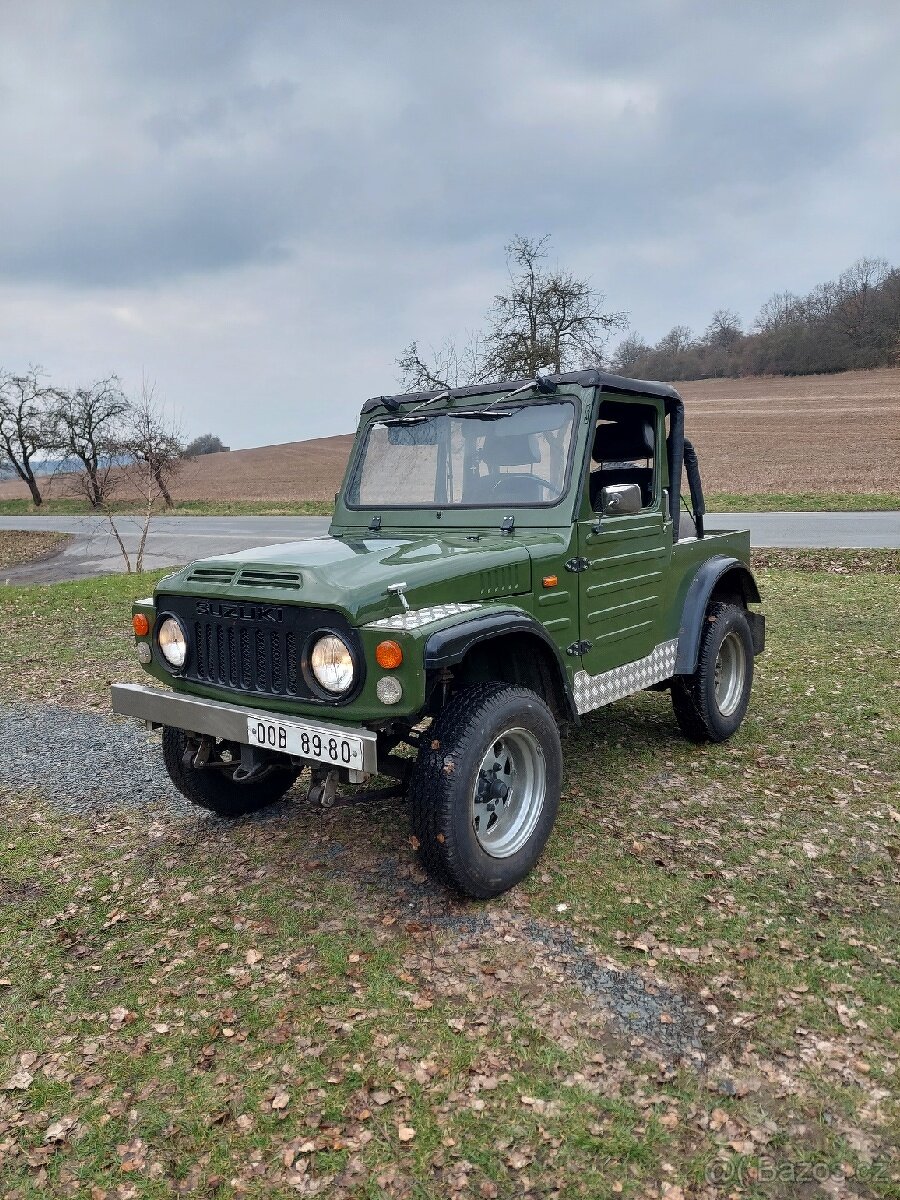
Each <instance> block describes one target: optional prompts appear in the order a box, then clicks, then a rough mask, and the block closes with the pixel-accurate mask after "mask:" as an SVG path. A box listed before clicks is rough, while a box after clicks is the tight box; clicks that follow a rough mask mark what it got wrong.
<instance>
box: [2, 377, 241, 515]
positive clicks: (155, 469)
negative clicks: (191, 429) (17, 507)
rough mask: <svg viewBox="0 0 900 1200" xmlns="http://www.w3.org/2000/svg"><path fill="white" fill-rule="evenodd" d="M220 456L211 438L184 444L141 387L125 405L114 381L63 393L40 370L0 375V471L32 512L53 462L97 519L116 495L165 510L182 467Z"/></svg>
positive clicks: (153, 398) (146, 386)
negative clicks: (21, 487) (15, 482)
mask: <svg viewBox="0 0 900 1200" xmlns="http://www.w3.org/2000/svg"><path fill="white" fill-rule="evenodd" d="M227 449H228V447H227V446H224V445H223V444H222V442H221V441H220V440H219V439H218V438H217V437H215V436H214V435H213V434H203V435H201V436H200V437H199V438H195V439H194V441H193V442H190V443H188V444H185V441H184V439H183V437H182V435H181V432H180V430H179V429H178V426H177V424H176V423H175V422H174V420H172V419H170V418H169V417H168V416H167V414H166V412H165V409H164V408H163V406H162V405H161V404H160V403H159V402H158V400H157V397H156V395H155V389H154V387H153V385H152V384H149V383H147V381H146V380H145V381H144V382H143V384H142V386H141V390H140V394H139V395H138V396H137V397H129V396H128V395H127V394H126V393H125V390H124V389H123V387H122V384H121V381H120V380H119V378H118V376H116V375H108V376H106V377H105V378H103V379H98V380H96V381H95V382H93V383H90V384H88V385H86V386H82V387H76V388H68V389H67V388H62V387H59V386H58V385H56V384H53V383H51V382H50V381H49V379H48V377H47V375H46V373H45V372H44V371H43V370H42V369H41V368H40V367H36V366H30V367H29V368H28V369H27V370H26V371H23V372H21V373H18V374H17V373H15V372H11V371H2V370H0V469H3V470H5V471H6V472H7V473H11V474H13V475H14V476H17V477H18V478H19V479H20V480H21V481H22V482H23V483H24V484H25V485H26V486H27V488H28V490H29V492H30V493H31V499H32V501H33V503H34V504H35V506H36V507H39V506H40V505H41V504H43V502H44V488H45V486H46V480H47V475H46V465H47V463H48V461H49V460H52V459H53V458H54V456H56V457H57V459H58V462H57V469H59V470H62V471H64V472H65V473H66V475H67V476H68V477H69V478H70V480H71V482H72V483H73V484H74V487H75V489H76V490H77V492H78V493H80V494H81V496H82V497H83V498H84V499H85V500H87V502H88V504H89V505H90V507H91V508H92V509H97V510H100V511H103V510H105V509H107V508H108V506H109V504H110V502H111V501H112V500H113V499H114V498H115V497H116V496H117V495H119V494H122V495H126V496H127V497H128V498H129V499H133V498H134V497H135V495H137V496H138V497H140V499H141V501H142V502H146V503H147V504H148V505H149V506H150V507H151V508H152V507H153V505H155V504H156V503H158V502H160V503H162V504H164V505H167V506H168V505H171V504H172V494H171V486H172V483H173V480H174V479H175V477H176V476H177V474H178V472H179V471H180V469H181V466H182V465H183V463H184V461H185V459H187V458H191V457H194V456H196V455H198V454H211V453H216V452H218V451H222V450H227Z"/></svg>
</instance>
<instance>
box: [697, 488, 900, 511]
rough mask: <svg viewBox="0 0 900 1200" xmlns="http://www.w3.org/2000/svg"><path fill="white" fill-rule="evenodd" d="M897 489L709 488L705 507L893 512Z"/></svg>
mask: <svg viewBox="0 0 900 1200" xmlns="http://www.w3.org/2000/svg"><path fill="white" fill-rule="evenodd" d="M898 509H900V492H765V493H763V492H759V493H757V492H753V493H745V494H744V495H737V494H735V493H733V492H713V493H712V494H711V495H710V496H707V498H706V510H707V512H711V513H727V512H896V511H897V510H898Z"/></svg>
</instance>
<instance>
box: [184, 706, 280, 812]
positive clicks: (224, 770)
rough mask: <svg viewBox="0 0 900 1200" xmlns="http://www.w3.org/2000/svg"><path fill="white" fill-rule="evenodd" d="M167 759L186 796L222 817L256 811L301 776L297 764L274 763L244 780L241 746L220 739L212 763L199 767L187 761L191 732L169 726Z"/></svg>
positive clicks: (278, 797)
mask: <svg viewBox="0 0 900 1200" xmlns="http://www.w3.org/2000/svg"><path fill="white" fill-rule="evenodd" d="M162 744H163V759H164V761H165V764H166V770H167V771H168V772H169V778H170V779H171V780H172V782H173V783H174V784H175V786H176V787H177V788H178V790H179V792H181V794H182V796H184V797H186V799H188V800H190V802H191V803H192V804H197V805H199V806H200V808H206V809H209V811H210V812H214V813H215V814H216V815H217V816H219V817H228V818H234V817H243V816H245V815H246V814H247V813H251V812H256V811H257V810H258V809H260V808H265V807H266V806H267V805H269V804H274V803H275V801H276V800H280V799H281V797H282V796H283V795H284V794H285V792H287V791H288V790H289V789H290V788H291V787H292V786H293V783H294V780H295V779H296V778H297V772H296V771H295V770H294V768H293V767H290V766H287V767H282V766H277V765H273V766H270V767H268V768H267V769H266V770H265V771H264V772H262V773H261V774H260V775H258V776H256V777H255V778H253V779H248V780H246V781H244V782H240V781H239V780H236V779H235V778H234V773H235V771H236V770H237V768H238V766H239V765H240V761H241V758H240V747H238V746H236V745H234V744H232V743H228V742H217V743H216V745H215V748H214V750H213V752H212V754H211V755H210V759H211V762H210V765H208V766H205V767H201V768H199V769H198V768H196V767H192V766H191V765H190V764H189V763H188V762H186V761H185V755H186V752H187V750H188V745H189V742H188V734H186V733H185V731H184V730H183V729H173V728H172V727H171V726H169V725H167V726H165V728H164V729H163V731H162Z"/></svg>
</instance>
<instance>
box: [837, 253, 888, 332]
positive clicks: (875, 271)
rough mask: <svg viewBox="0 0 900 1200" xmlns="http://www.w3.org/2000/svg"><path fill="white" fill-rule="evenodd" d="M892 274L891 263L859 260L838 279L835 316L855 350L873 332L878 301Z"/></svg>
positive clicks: (867, 259)
mask: <svg viewBox="0 0 900 1200" xmlns="http://www.w3.org/2000/svg"><path fill="white" fill-rule="evenodd" d="M890 275H891V267H890V264H889V263H888V262H886V261H885V260H884V259H883V258H858V259H857V260H856V262H855V263H853V265H852V266H850V267H848V268H847V270H846V271H842V272H841V274H840V275H839V276H838V281H837V285H836V287H835V293H836V295H835V304H834V308H833V313H832V316H833V320H834V321H835V324H836V325H837V327H838V328H839V329H840V330H841V332H842V333H843V334H844V335H845V336H846V337H847V339H848V340H849V342H850V344H851V345H852V346H854V347H855V348H859V347H860V346H861V345H862V343H863V342H864V341H865V339H866V336H867V335H868V334H869V332H870V331H869V325H870V320H871V315H872V308H873V305H874V301H875V298H876V296H877V293H878V291H879V289H880V288H882V287H883V286H884V284H885V283H886V281H887V280H888V279H889V277H890Z"/></svg>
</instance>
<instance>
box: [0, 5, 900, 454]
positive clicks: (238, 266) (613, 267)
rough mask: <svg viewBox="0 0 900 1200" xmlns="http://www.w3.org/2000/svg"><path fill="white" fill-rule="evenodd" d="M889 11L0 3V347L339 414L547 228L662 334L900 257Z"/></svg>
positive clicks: (218, 395)
mask: <svg viewBox="0 0 900 1200" xmlns="http://www.w3.org/2000/svg"><path fill="white" fill-rule="evenodd" d="M898 64H900V5H898V4H897V3H896V0H885V2H884V3H875V2H873V3H865V2H860V3H847V0H841V2H840V3H829V2H827V0H810V2H809V3H806V2H802V0H786V2H780V3H776V2H775V0H772V2H766V0H758V2H757V3H752V4H751V3H738V2H735V3H722V2H721V0H710V2H709V3H689V2H687V0H685V2H679V0H657V2H650V0H646V2H639V0H638V2H635V0H629V2H628V3H627V4H626V3H624V0H620V2H619V3H618V4H611V3H605V4H604V3H597V0H583V2H582V3H561V2H559V0H555V2H552V3H551V2H547V3H543V2H540V0H515V2H512V3H505V2H503V0H481V3H472V4H469V3H465V2H460V0H454V2H453V3H446V2H444V3H436V2H435V3H431V2H429V0H418V2H417V3H412V2H410V3H406V4H399V3H393V4H392V3H379V2H378V0H366V2H360V3H350V2H346V3H341V2H340V0H337V2H335V3H325V2H324V0H323V2H322V3H295V2H292V3H276V2H269V0H254V2H253V3H252V4H248V3H245V2H243V0H242V2H240V3H237V2H235V3H231V4H229V3H221V2H216V3H212V2H210V3H202V2H196V0H178V2H177V3H171V4H166V3H160V2H159V0H154V2H153V3H150V0H145V2H144V3H141V2H139V0H135V2H134V3H127V4H123V3H119V2H115V3H114V2H110V3H103V2H101V0H91V3H88V4H84V3H78V2H76V0H70V2H69V3H67V4H50V3H43V2H41V0H28V2H27V3H26V0H0V164H2V166H0V172H2V180H3V182H2V186H0V367H5V368H6V369H18V368H21V367H23V366H25V365H27V364H28V363H29V362H39V363H42V364H43V365H44V366H45V367H46V368H47V369H48V371H49V372H50V373H51V375H52V376H53V378H54V379H55V380H57V381H58V382H59V383H63V384H64V383H74V382H75V381H82V380H87V379H90V378H93V377H96V376H98V375H100V374H105V373H107V372H109V371H113V370H114V371H118V372H119V374H120V375H121V376H122V378H123V379H124V381H125V382H126V384H127V386H129V387H132V388H133V387H136V386H137V385H139V383H140V379H141V375H142V372H145V373H146V374H147V376H148V377H150V378H151V379H153V380H155V381H156V384H157V387H158V390H159V393H160V395H162V396H163V397H164V398H165V399H166V400H167V401H168V402H169V403H170V404H171V405H172V406H173V407H174V408H176V409H177V410H178V412H179V413H180V416H181V419H182V423H183V426H184V428H185V430H186V432H187V433H188V434H190V435H193V434H196V433H200V432H203V431H205V430H212V431H213V432H215V433H218V434H219V435H220V436H221V437H222V438H223V440H225V441H226V442H228V443H230V444H231V445H232V446H234V447H238V446H252V445H260V444H264V443H268V442H278V441H293V440H297V439H299V438H305V437H315V436H322V435H327V434H332V433H338V432H344V431H347V430H349V429H352V428H353V427H354V425H355V420H356V415H357V413H358V411H359V408H360V406H361V404H362V402H363V400H364V399H365V398H366V397H367V396H370V395H377V394H379V393H381V392H384V391H390V390H394V389H395V387H396V378H395V376H396V368H395V366H394V359H395V357H396V355H397V354H398V353H399V351H400V350H401V349H402V347H403V346H404V345H406V344H407V343H408V342H409V341H410V340H411V339H412V338H414V337H415V338H418V339H419V341H420V344H423V345H425V346H427V345H428V344H429V343H439V342H440V341H441V340H442V339H443V338H444V337H445V336H446V335H448V334H456V335H462V334H464V332H465V331H466V330H467V329H471V328H472V327H474V326H476V325H477V324H478V323H479V321H480V318H481V315H482V313H483V312H484V310H485V308H486V307H487V305H488V304H489V302H490V298H491V296H492V295H493V293H494V292H495V291H496V290H497V289H498V288H500V287H502V285H503V282H504V279H505V263H504V255H503V246H504V243H505V242H507V241H508V240H509V238H510V236H511V235H512V234H514V233H525V234H531V235H535V236H537V235H541V234H544V233H550V234H552V236H553V248H554V253H555V255H556V257H557V258H558V260H559V262H560V263H561V264H563V265H565V266H568V267H571V268H573V269H574V270H575V271H577V272H578V273H579V274H584V275H587V276H589V277H590V278H591V279H592V281H593V283H594V284H595V286H597V287H598V288H599V289H600V290H602V291H604V292H605V293H606V294H607V297H608V301H609V304H610V306H611V307H613V308H615V309H624V310H626V311H627V312H628V313H629V315H630V319H631V325H632V328H633V329H635V330H636V331H638V332H640V333H642V334H643V335H644V336H646V337H648V338H649V339H651V340H655V339H656V338H658V337H659V336H661V335H662V334H663V333H664V332H665V331H666V330H667V329H668V328H670V327H671V326H672V325H673V324H676V323H684V324H688V325H691V326H692V327H694V328H699V329H702V328H703V327H704V326H705V324H706V323H707V321H708V318H709V315H710V312H711V311H712V310H713V309H714V308H716V307H719V306H725V307H729V308H734V309H736V310H737V311H738V312H739V313H740V314H741V315H742V317H743V318H744V319H745V321H749V320H750V319H752V317H753V315H754V314H755V312H756V311H757V309H758V308H759V306H760V304H761V303H762V301H763V300H765V299H766V297H767V296H768V295H770V294H771V293H772V292H773V291H776V290H781V289H784V288H789V289H791V290H793V291H803V290H805V289H808V288H809V287H811V286H812V285H814V284H815V283H817V282H819V281H820V280H823V279H827V278H829V277H831V276H833V275H835V274H836V273H837V272H838V271H840V270H841V269H842V268H843V267H845V266H847V265H848V264H849V263H850V262H852V261H853V260H854V259H855V258H857V257H859V256H860V255H864V254H867V255H873V256H884V257H886V258H888V259H890V260H891V261H892V262H894V263H898V262H900V66H898Z"/></svg>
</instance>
